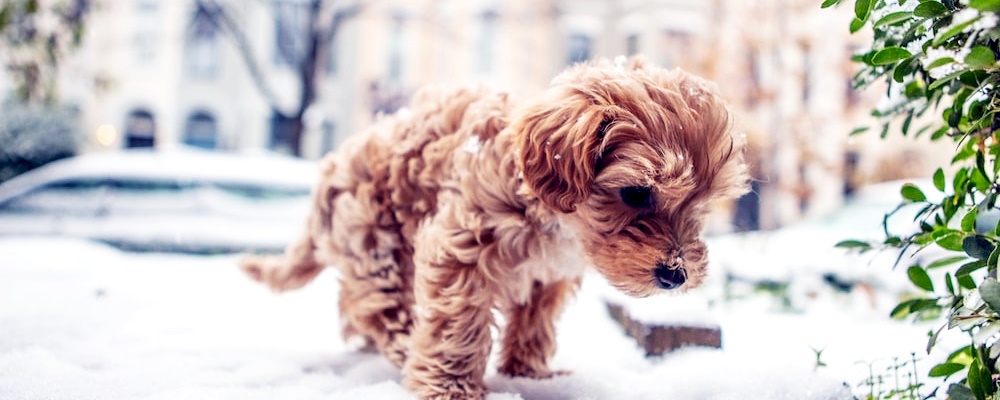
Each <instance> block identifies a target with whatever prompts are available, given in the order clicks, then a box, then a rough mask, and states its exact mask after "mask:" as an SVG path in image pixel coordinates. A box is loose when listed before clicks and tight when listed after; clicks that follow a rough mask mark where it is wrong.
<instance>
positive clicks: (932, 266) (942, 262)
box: [927, 256, 968, 270]
mask: <svg viewBox="0 0 1000 400" xmlns="http://www.w3.org/2000/svg"><path fill="white" fill-rule="evenodd" d="M965 260H968V257H966V256H953V257H947V258H942V259H940V260H937V261H934V262H932V263H930V264H929V265H927V269H928V270H931V269H935V268H941V267H945V266H949V265H952V264H954V263H957V262H959V261H965Z"/></svg>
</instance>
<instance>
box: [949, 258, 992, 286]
mask: <svg viewBox="0 0 1000 400" xmlns="http://www.w3.org/2000/svg"><path fill="white" fill-rule="evenodd" d="M983 265H986V264H985V263H984V264H983ZM955 279H956V280H958V286H961V287H963V288H966V289H969V290H972V289H975V288H976V281H974V280H972V277H971V276H969V275H963V276H956V277H955Z"/></svg>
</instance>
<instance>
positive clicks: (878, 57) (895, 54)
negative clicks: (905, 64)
mask: <svg viewBox="0 0 1000 400" xmlns="http://www.w3.org/2000/svg"><path fill="white" fill-rule="evenodd" d="M912 56H913V54H911V53H910V52H909V51H908V50H906V49H904V48H902V47H899V46H890V47H886V48H884V49H882V50H879V51H878V52H877V53H875V55H874V56H872V64H875V65H887V64H893V63H896V62H899V61H901V60H905V59H907V58H910V57H912Z"/></svg>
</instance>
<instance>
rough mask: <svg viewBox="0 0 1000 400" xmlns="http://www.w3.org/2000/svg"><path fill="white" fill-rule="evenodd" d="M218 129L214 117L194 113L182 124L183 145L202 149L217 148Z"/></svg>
mask: <svg viewBox="0 0 1000 400" xmlns="http://www.w3.org/2000/svg"><path fill="white" fill-rule="evenodd" d="M218 137H219V134H218V129H217V128H216V123H215V117H213V116H212V114H209V113H207V112H204V111H196V112H194V113H191V115H189V116H188V118H187V122H186V123H185V124H184V144H187V145H189V146H194V147H201V148H204V149H215V148H216V147H218Z"/></svg>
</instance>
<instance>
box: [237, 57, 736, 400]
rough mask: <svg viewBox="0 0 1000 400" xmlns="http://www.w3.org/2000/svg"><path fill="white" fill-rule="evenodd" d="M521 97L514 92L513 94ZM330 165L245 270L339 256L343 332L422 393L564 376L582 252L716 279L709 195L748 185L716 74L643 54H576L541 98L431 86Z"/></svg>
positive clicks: (608, 271)
mask: <svg viewBox="0 0 1000 400" xmlns="http://www.w3.org/2000/svg"><path fill="white" fill-rule="evenodd" d="M515 103H516V104H515ZM410 109H411V111H409V112H401V113H398V114H397V115H393V116H389V117H386V118H385V119H383V120H381V121H380V122H379V123H377V124H375V125H374V126H373V127H372V128H370V129H369V130H368V131H367V132H365V133H364V134H361V135H356V136H355V137H353V138H352V140H351V141H350V142H349V143H345V145H344V146H342V147H341V148H340V149H339V150H338V151H337V152H335V153H332V154H330V155H328V156H327V157H326V158H325V159H324V160H323V161H322V162H321V168H322V173H321V176H322V178H321V180H320V182H319V183H318V184H317V186H316V189H315V192H314V195H313V204H312V212H311V215H310V216H309V220H308V222H307V224H306V229H305V233H304V234H303V235H302V237H301V238H300V239H299V240H298V241H296V242H294V243H293V244H291V245H290V246H289V247H288V249H287V250H286V252H285V254H284V255H283V256H281V257H248V258H245V259H244V260H243V261H242V266H241V267H242V268H243V270H244V271H245V272H246V273H248V274H249V275H250V276H251V277H253V278H254V279H256V280H258V281H260V282H263V283H264V284H266V285H267V286H269V287H271V288H272V289H274V290H276V291H284V290H289V289H295V288H298V287H301V286H303V285H305V284H306V283H308V282H309V281H310V280H312V279H313V278H314V277H315V276H316V275H317V274H318V273H319V272H320V271H322V270H323V269H324V268H325V267H326V266H334V267H336V268H337V269H338V270H339V271H340V282H341V288H340V301H339V306H340V317H341V320H342V324H343V333H344V335H345V337H358V338H360V339H362V340H363V341H364V343H365V344H366V345H368V346H369V347H372V348H374V349H377V350H378V351H380V352H381V353H382V354H384V355H385V356H386V357H387V358H388V359H389V360H390V361H391V362H393V363H394V364H396V365H397V366H400V367H401V368H402V370H403V375H404V385H405V386H406V387H407V388H408V389H409V390H411V391H412V392H414V393H415V394H417V395H418V396H419V397H420V398H423V399H481V398H483V397H484V396H485V392H486V388H485V386H484V384H483V375H484V373H485V368H486V364H487V359H488V358H489V355H490V350H491V345H492V341H493V339H492V337H491V334H490V328H491V327H492V326H495V322H496V321H494V316H493V315H494V314H493V313H492V311H491V310H492V309H498V310H499V311H500V312H501V313H502V315H503V318H502V319H503V322H504V324H503V325H504V329H503V330H502V333H501V334H500V336H499V338H500V342H501V343H500V345H501V351H500V353H499V360H498V365H499V371H500V372H501V373H503V374H506V375H510V376H519V377H530V378H546V377H549V376H552V375H553V371H552V370H550V369H549V368H548V366H547V361H548V360H549V358H550V357H551V356H552V355H553V353H554V352H555V348H556V345H555V329H554V328H555V326H554V323H555V320H556V317H557V316H558V315H559V313H560V311H561V309H562V307H563V305H564V303H565V302H566V299H567V298H568V297H569V296H570V295H571V294H572V293H573V292H574V291H575V290H576V288H577V287H578V284H579V282H580V277H581V274H582V272H583V269H584V268H585V266H586V265H592V266H594V267H596V269H597V270H598V271H600V272H601V273H602V274H603V275H604V276H605V277H606V278H607V279H608V281H609V282H610V283H611V284H612V285H614V286H615V287H617V288H618V289H620V290H622V291H624V292H625V293H628V294H630V295H634V296H647V295H651V294H654V293H657V292H661V291H683V290H686V289H688V288H693V287H696V286H698V285H699V284H700V283H701V282H702V280H703V278H704V276H705V265H706V261H707V254H706V253H707V252H706V248H705V244H704V243H703V242H702V240H701V239H700V236H701V231H702V225H703V219H704V216H705V214H706V213H707V212H708V207H709V205H710V203H712V202H713V201H715V200H719V199H729V198H734V197H736V196H738V195H740V194H742V193H744V192H745V191H746V189H747V176H746V168H745V166H744V163H743V156H742V152H743V143H742V139H741V138H739V137H736V136H734V135H733V131H732V127H731V124H730V114H729V111H727V109H726V106H725V105H724V103H723V100H722V99H721V98H720V97H719V95H718V94H717V92H716V89H715V87H714V85H711V84H709V83H708V82H706V81H704V80H702V79H700V78H698V77H695V76H692V75H689V74H687V73H685V72H683V71H680V70H676V69H675V70H665V69H660V68H655V67H651V66H647V65H645V64H644V63H643V62H642V61H640V60H637V59H632V60H629V61H627V62H626V61H623V60H619V61H618V62H616V63H612V62H608V61H597V62H592V63H589V64H583V65H578V66H574V67H571V68H569V69H568V70H566V71H565V72H563V73H562V74H560V75H559V76H558V77H556V78H555V79H554V80H553V82H552V84H551V87H550V88H549V89H548V90H547V91H546V92H544V94H542V95H540V96H538V97H537V98H533V99H527V101H524V102H514V101H513V100H512V99H511V97H510V96H509V95H507V94H505V93H498V92H493V91H489V90H486V89H463V90H458V91H450V92H441V91H424V92H423V93H422V94H419V95H418V96H416V98H415V99H414V100H413V102H412V104H411V106H410Z"/></svg>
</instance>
